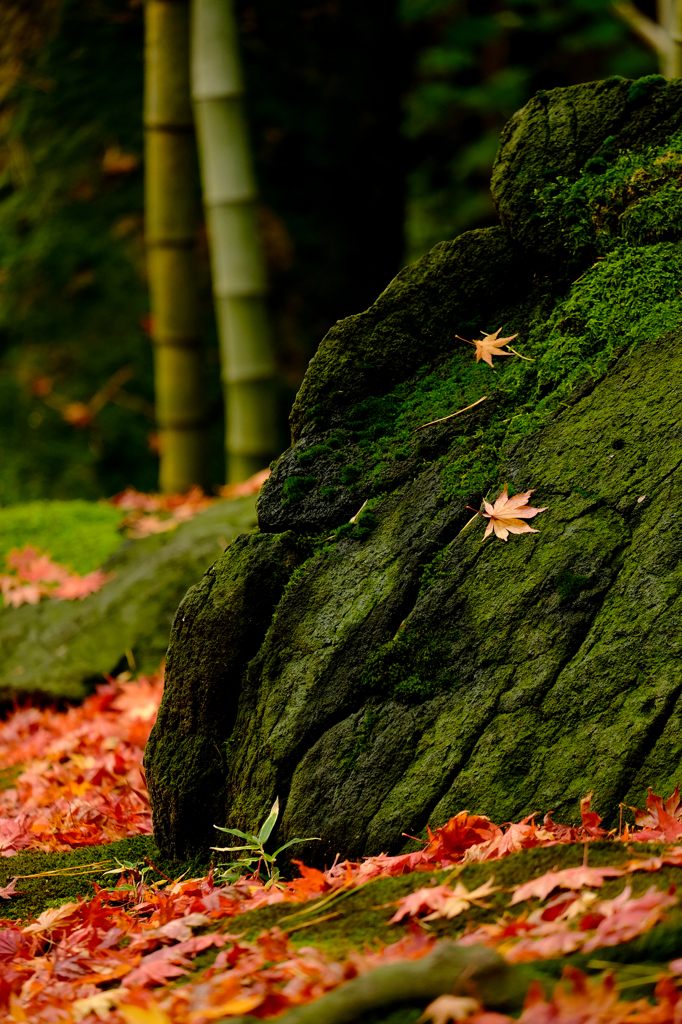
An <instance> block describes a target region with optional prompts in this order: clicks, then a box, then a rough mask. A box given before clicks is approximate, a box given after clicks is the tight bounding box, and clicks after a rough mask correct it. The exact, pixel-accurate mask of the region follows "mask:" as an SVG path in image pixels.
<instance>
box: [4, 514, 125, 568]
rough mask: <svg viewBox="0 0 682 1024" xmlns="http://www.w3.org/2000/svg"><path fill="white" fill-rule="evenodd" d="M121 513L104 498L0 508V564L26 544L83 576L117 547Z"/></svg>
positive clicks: (119, 540) (121, 518) (121, 537)
mask: <svg viewBox="0 0 682 1024" xmlns="http://www.w3.org/2000/svg"><path fill="white" fill-rule="evenodd" d="M125 514H126V513H125V512H124V511H122V510H121V509H120V508H117V507H116V506H115V505H111V504H109V502H106V501H99V502H94V501H82V500H76V501H29V502H26V503H25V504H23V505H12V506H10V507H9V508H0V566H2V563H3V562H4V560H5V559H6V557H7V555H8V554H9V553H10V552H11V551H12V550H13V549H18V550H21V549H22V548H24V547H25V546H26V545H28V546H30V547H32V548H35V549H36V550H37V551H38V552H39V553H40V554H48V555H49V556H50V558H51V559H52V561H53V562H59V564H60V565H66V566H67V567H68V568H69V569H72V570H73V571H74V572H77V573H80V575H85V573H88V572H92V571H93V569H98V568H99V566H100V565H102V564H103V563H104V562H106V560H107V559H108V558H110V557H111V555H113V554H114V552H115V551H116V550H117V549H118V548H119V547H120V546H121V541H122V540H123V536H122V534H121V533H120V531H119V526H120V524H121V521H122V520H123V517H124V516H125Z"/></svg>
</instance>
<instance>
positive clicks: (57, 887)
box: [0, 836, 209, 920]
mask: <svg viewBox="0 0 682 1024" xmlns="http://www.w3.org/2000/svg"><path fill="white" fill-rule="evenodd" d="M145 857H147V858H149V860H151V861H152V862H153V864H154V865H155V866H156V867H157V868H159V869H160V871H162V872H164V874H168V875H169V876H170V877H173V878H175V877H179V876H180V875H181V874H182V873H183V872H185V871H189V872H190V873H192V874H193V875H197V874H205V873H206V871H207V870H208V867H209V865H208V864H202V863H199V862H197V861H187V862H184V863H183V864H179V863H178V862H176V861H172V860H169V859H168V858H167V857H164V856H163V854H162V853H161V852H160V851H159V849H158V848H157V846H156V844H155V842H154V839H153V837H151V836H135V837H134V838H132V839H123V840H121V841H120V842H117V843H107V844H105V845H101V846H83V847H80V848H79V849H75V850H70V851H68V852H65V853H42V852H41V851H40V850H29V851H26V850H25V851H23V852H20V853H17V854H15V855H14V856H12V857H3V858H2V859H1V860H0V887H2V886H4V885H7V883H8V882H9V881H10V880H11V879H12V878H14V877H15V876H17V875H18V876H20V881H19V882H17V890H19V891H20V893H21V895H19V896H15V897H12V899H11V900H9V901H7V902H5V901H3V904H2V906H0V914H1V915H2V916H3V917H4V919H5V920H26V919H27V918H30V917H37V916H38V914H40V913H42V911H43V910H45V909H46V908H47V907H57V906H61V905H62V904H63V903H68V902H69V901H71V900H77V899H89V898H91V897H92V896H93V895H94V888H93V882H96V883H97V885H100V886H104V887H109V888H112V887H113V886H114V885H115V884H116V880H117V877H118V876H117V875H115V874H114V875H111V874H106V872H107V871H110V870H112V869H114V870H115V869H116V867H117V861H121V862H124V861H125V862H128V863H135V864H139V865H140V867H142V868H145V869H146V868H148V865H147V864H146V862H145V860H144V858H145ZM92 865H99V867H97V868H95V869H92V867H91V866H92ZM77 867H82V868H83V871H84V872H86V871H87V872H89V873H87V874H85V873H84V874H82V875H75V876H74V875H73V874H72V872H73V869H74V868H77ZM44 872H55V874H52V875H48V876H46V877H37V878H25V877H23V876H25V875H41V874H42V873H44ZM60 872H64V874H60ZM147 877H148V878H149V879H150V880H154V881H157V882H158V881H161V876H160V874H159V873H157V872H155V871H151V872H150V873H149V874H148V876H147Z"/></svg>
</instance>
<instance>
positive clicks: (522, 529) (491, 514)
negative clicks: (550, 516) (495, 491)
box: [467, 484, 549, 541]
mask: <svg viewBox="0 0 682 1024" xmlns="http://www.w3.org/2000/svg"><path fill="white" fill-rule="evenodd" d="M532 493H533V492H532V491H524V492H523V494H515V495H514V496H513V497H512V498H510V497H508V495H507V485H506V484H505V485H504V490H503V491H502V494H500V496H499V498H498V499H497V500H496V502H495V504H494V505H491V504H490V502H488V501H484V502H483V504H484V505H485V512H480V515H482V516H483V517H484V518H485V519H489V520H490V522H489V523H488V526H487V528H486V531H485V533H484V534H483V538H482V539H483V540H485V538H486V537H489V536H490V534H491V533H492V532H493V530H494V531H495V536H496V537H499V538H500V540H504V541H506V539H507V537H508V536H509V534H510V533H538V531H537V530H534V529H532V527H530V526H529V525H528V523H523V522H521V520H522V519H532V518H533V516H536V515H538V513H539V512H546V511H547V509H548V508H549V506H548V505H545V506H544V508H532V507H531V506H530V505H527V504H526V502H527V501H528V499H529V498H530V496H531V494H532ZM467 508H471V506H470V505H467ZM475 511H476V510H475V509H472V512H475Z"/></svg>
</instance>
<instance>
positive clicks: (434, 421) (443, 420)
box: [414, 339, 525, 430]
mask: <svg viewBox="0 0 682 1024" xmlns="http://www.w3.org/2000/svg"><path fill="white" fill-rule="evenodd" d="M462 340H465V339H462ZM517 355H518V353H517ZM521 358H522V359H523V358H525V357H524V356H521ZM487 397H488V396H487V395H484V396H483V398H479V400H478V401H477V402H472V404H471V405H467V407H466V409H458V410H457V412H451V413H450V415H449V416H441V418H440V419H439V420H431V422H430V423H422V424H421V426H419V427H415V428H414V429H415V430H423V429H424V427H432V426H433V425H434V423H445V421H446V420H451V419H452V417H453V416H461V414H462V413H463V412H468V411H469V409H473V408H474V406H476V405H480V404H481V402H485V400H486V398H487Z"/></svg>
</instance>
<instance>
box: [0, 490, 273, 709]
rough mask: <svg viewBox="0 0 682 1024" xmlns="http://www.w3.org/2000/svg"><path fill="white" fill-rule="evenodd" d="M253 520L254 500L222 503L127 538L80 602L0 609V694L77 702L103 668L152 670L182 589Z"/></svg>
mask: <svg viewBox="0 0 682 1024" xmlns="http://www.w3.org/2000/svg"><path fill="white" fill-rule="evenodd" d="M254 526H255V514H254V499H253V498H240V499H237V500H235V501H230V502H220V503H219V504H216V505H214V506H212V507H211V508H209V509H207V510H206V511H205V512H202V513H200V514H199V515H198V516H196V517H195V518H194V519H192V520H190V521H189V522H187V523H182V524H180V525H179V526H178V527H177V528H176V529H175V530H173V531H172V532H170V533H160V534H156V535H155V536H151V537H147V538H145V539H143V540H130V541H127V542H126V543H124V544H123V545H122V546H121V547H120V548H119V550H118V551H117V552H116V553H115V554H114V555H113V556H112V557H111V558H110V559H109V560H108V561H107V562H106V564H105V566H104V568H105V569H106V570H107V571H108V572H112V573H114V578H113V579H112V580H110V581H109V582H108V583H107V584H105V586H104V587H103V588H102V589H101V590H100V591H99V592H98V593H96V594H91V595H90V596H89V597H86V598H85V600H83V601H43V602H41V603H40V604H38V605H22V606H21V607H20V608H6V609H4V610H3V611H0V699H2V700H12V699H14V698H16V697H20V698H22V697H28V696H30V697H34V698H36V699H48V700H54V699H66V700H80V699H82V698H83V697H85V696H86V695H87V694H88V693H89V692H91V690H92V687H93V684H94V683H95V682H101V681H102V676H103V674H106V673H110V672H115V671H118V672H122V671H123V670H124V668H127V661H126V656H125V651H126V648H127V649H128V650H130V651H132V653H133V656H134V658H135V662H136V665H137V668H138V669H139V670H140V671H141V672H153V671H155V670H156V669H157V668H158V667H159V664H160V662H161V659H162V658H163V656H164V654H165V651H166V647H167V646H168V635H169V633H170V627H171V623H172V621H173V616H174V614H175V611H176V609H177V606H178V604H179V603H180V601H181V600H182V597H183V596H184V594H185V592H186V590H187V588H188V587H190V586H191V585H192V584H193V583H196V582H197V580H199V579H200V578H201V576H202V574H203V573H204V572H205V570H206V569H207V568H208V567H209V566H210V565H211V563H212V562H214V561H215V559H216V557H217V556H218V555H219V554H220V547H219V543H218V542H219V539H220V540H221V541H222V542H223V543H224V542H229V541H231V540H232V538H233V537H235V536H236V535H237V534H240V533H242V532H243V531H244V530H249V529H252V528H253V527H254Z"/></svg>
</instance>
